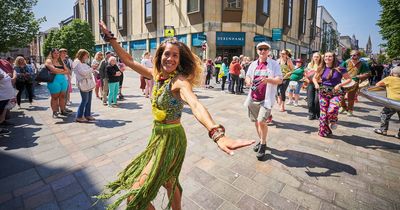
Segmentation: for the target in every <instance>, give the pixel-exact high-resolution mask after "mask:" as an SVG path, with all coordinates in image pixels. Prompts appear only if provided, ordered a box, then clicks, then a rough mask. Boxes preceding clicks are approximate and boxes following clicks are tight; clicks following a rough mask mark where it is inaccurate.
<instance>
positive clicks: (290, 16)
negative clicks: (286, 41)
mask: <svg viewBox="0 0 400 210" xmlns="http://www.w3.org/2000/svg"><path fill="white" fill-rule="evenodd" d="M292 16H293V0H289V4H288V22H287V25H288V26H289V27H290V26H292Z"/></svg>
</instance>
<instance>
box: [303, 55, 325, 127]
mask: <svg viewBox="0 0 400 210" xmlns="http://www.w3.org/2000/svg"><path fill="white" fill-rule="evenodd" d="M321 62H322V59H321V54H320V53H319V52H316V53H314V54H313V57H312V60H311V62H310V63H309V64H308V65H307V68H306V69H305V77H304V78H305V81H306V83H307V107H308V119H309V120H315V119H319V96H318V90H317V89H316V88H315V86H314V83H313V81H312V78H313V77H314V75H315V72H316V71H317V68H318V66H319V65H320V64H321ZM319 85H320V84H319Z"/></svg>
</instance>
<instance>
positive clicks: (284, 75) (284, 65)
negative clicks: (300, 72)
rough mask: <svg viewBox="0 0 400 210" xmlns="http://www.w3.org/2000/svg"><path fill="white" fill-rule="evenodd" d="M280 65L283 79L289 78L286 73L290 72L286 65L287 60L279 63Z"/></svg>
mask: <svg viewBox="0 0 400 210" xmlns="http://www.w3.org/2000/svg"><path fill="white" fill-rule="evenodd" d="M280 65H281V71H282V75H283V79H289V77H290V75H288V73H289V72H290V69H289V65H287V61H286V63H281V64H280Z"/></svg>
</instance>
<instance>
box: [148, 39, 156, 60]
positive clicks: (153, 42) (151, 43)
mask: <svg viewBox="0 0 400 210" xmlns="http://www.w3.org/2000/svg"><path fill="white" fill-rule="evenodd" d="M149 49H150V54H151V55H152V56H153V57H154V55H155V54H156V50H157V39H156V38H154V39H149Z"/></svg>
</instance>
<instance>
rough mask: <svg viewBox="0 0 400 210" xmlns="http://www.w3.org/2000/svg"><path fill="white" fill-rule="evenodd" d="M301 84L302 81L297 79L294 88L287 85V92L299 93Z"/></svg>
mask: <svg viewBox="0 0 400 210" xmlns="http://www.w3.org/2000/svg"><path fill="white" fill-rule="evenodd" d="M302 86H303V82H301V81H297V85H296V88H294V89H291V88H290V87H289V93H293V92H294V94H300V90H301V87H302Z"/></svg>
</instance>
